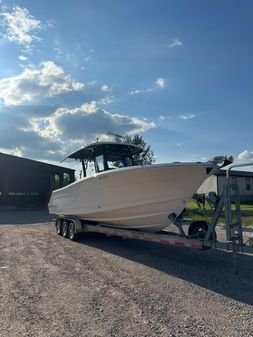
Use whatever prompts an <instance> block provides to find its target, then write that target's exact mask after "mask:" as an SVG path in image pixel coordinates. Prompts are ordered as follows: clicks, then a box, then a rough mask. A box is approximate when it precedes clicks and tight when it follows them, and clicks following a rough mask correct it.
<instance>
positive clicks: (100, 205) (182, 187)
mask: <svg viewBox="0 0 253 337" xmlns="http://www.w3.org/2000/svg"><path fill="white" fill-rule="evenodd" d="M208 167H212V165H210V164H198V163H196V164H161V165H149V166H136V167H128V168H123V169H115V170H111V171H106V172H102V173H99V174H97V175H95V176H92V177H89V178H84V179H83V180H80V181H77V182H75V183H73V184H71V185H68V186H66V187H64V188H61V189H59V190H56V191H53V193H52V196H51V199H50V202H49V211H50V213H53V214H57V215H62V216H74V217H78V218H79V219H83V220H89V221H96V222H99V223H103V224H107V225H109V226H115V227H121V228H128V229H131V228H132V229H142V230H149V231H153V232H155V231H158V230H160V229H163V228H166V227H167V226H168V225H169V224H170V221H169V220H168V215H169V214H171V213H175V215H176V216H178V215H179V214H180V213H181V212H182V211H183V209H184V208H185V206H186V204H187V203H188V201H189V200H190V199H191V197H192V195H193V193H195V192H196V191H197V189H198V187H199V186H200V185H201V183H202V182H203V181H204V180H205V179H206V178H207V176H208V174H207V170H206V169H207V168H208Z"/></svg>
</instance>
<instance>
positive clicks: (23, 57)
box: [18, 55, 28, 61]
mask: <svg viewBox="0 0 253 337" xmlns="http://www.w3.org/2000/svg"><path fill="white" fill-rule="evenodd" d="M18 59H19V60H20V61H27V60H28V57H26V56H24V55H19V56H18Z"/></svg>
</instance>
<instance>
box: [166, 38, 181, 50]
mask: <svg viewBox="0 0 253 337" xmlns="http://www.w3.org/2000/svg"><path fill="white" fill-rule="evenodd" d="M182 46H183V43H182V42H181V41H180V40H178V39H172V41H171V42H170V43H169V48H175V47H182Z"/></svg>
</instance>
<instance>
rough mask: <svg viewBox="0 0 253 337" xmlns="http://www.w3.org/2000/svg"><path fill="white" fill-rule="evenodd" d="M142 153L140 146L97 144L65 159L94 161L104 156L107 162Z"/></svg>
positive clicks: (112, 143)
mask: <svg viewBox="0 0 253 337" xmlns="http://www.w3.org/2000/svg"><path fill="white" fill-rule="evenodd" d="M142 151H143V149H142V148H141V147H140V146H138V145H134V144H129V143H116V142H97V143H92V144H89V145H87V146H85V147H83V148H81V149H79V150H77V151H76V152H74V153H72V154H70V155H69V156H68V157H67V158H73V159H84V160H94V159H95V158H96V157H98V156H100V155H102V154H105V155H106V156H107V158H108V159H109V160H118V158H119V157H120V156H129V157H132V156H133V155H135V154H139V153H141V152H142ZM67 158H65V159H67ZM65 159H64V160H65Z"/></svg>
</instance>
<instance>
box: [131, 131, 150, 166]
mask: <svg viewBox="0 0 253 337" xmlns="http://www.w3.org/2000/svg"><path fill="white" fill-rule="evenodd" d="M124 142H125V143H130V144H135V145H138V146H140V147H141V148H142V149H143V152H142V153H140V154H138V155H135V156H134V160H135V163H136V164H137V165H147V164H153V163H154V162H155V155H154V152H153V150H151V145H148V144H147V143H146V142H145V140H144V139H143V138H142V136H139V135H135V136H133V137H130V136H126V137H124Z"/></svg>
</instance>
